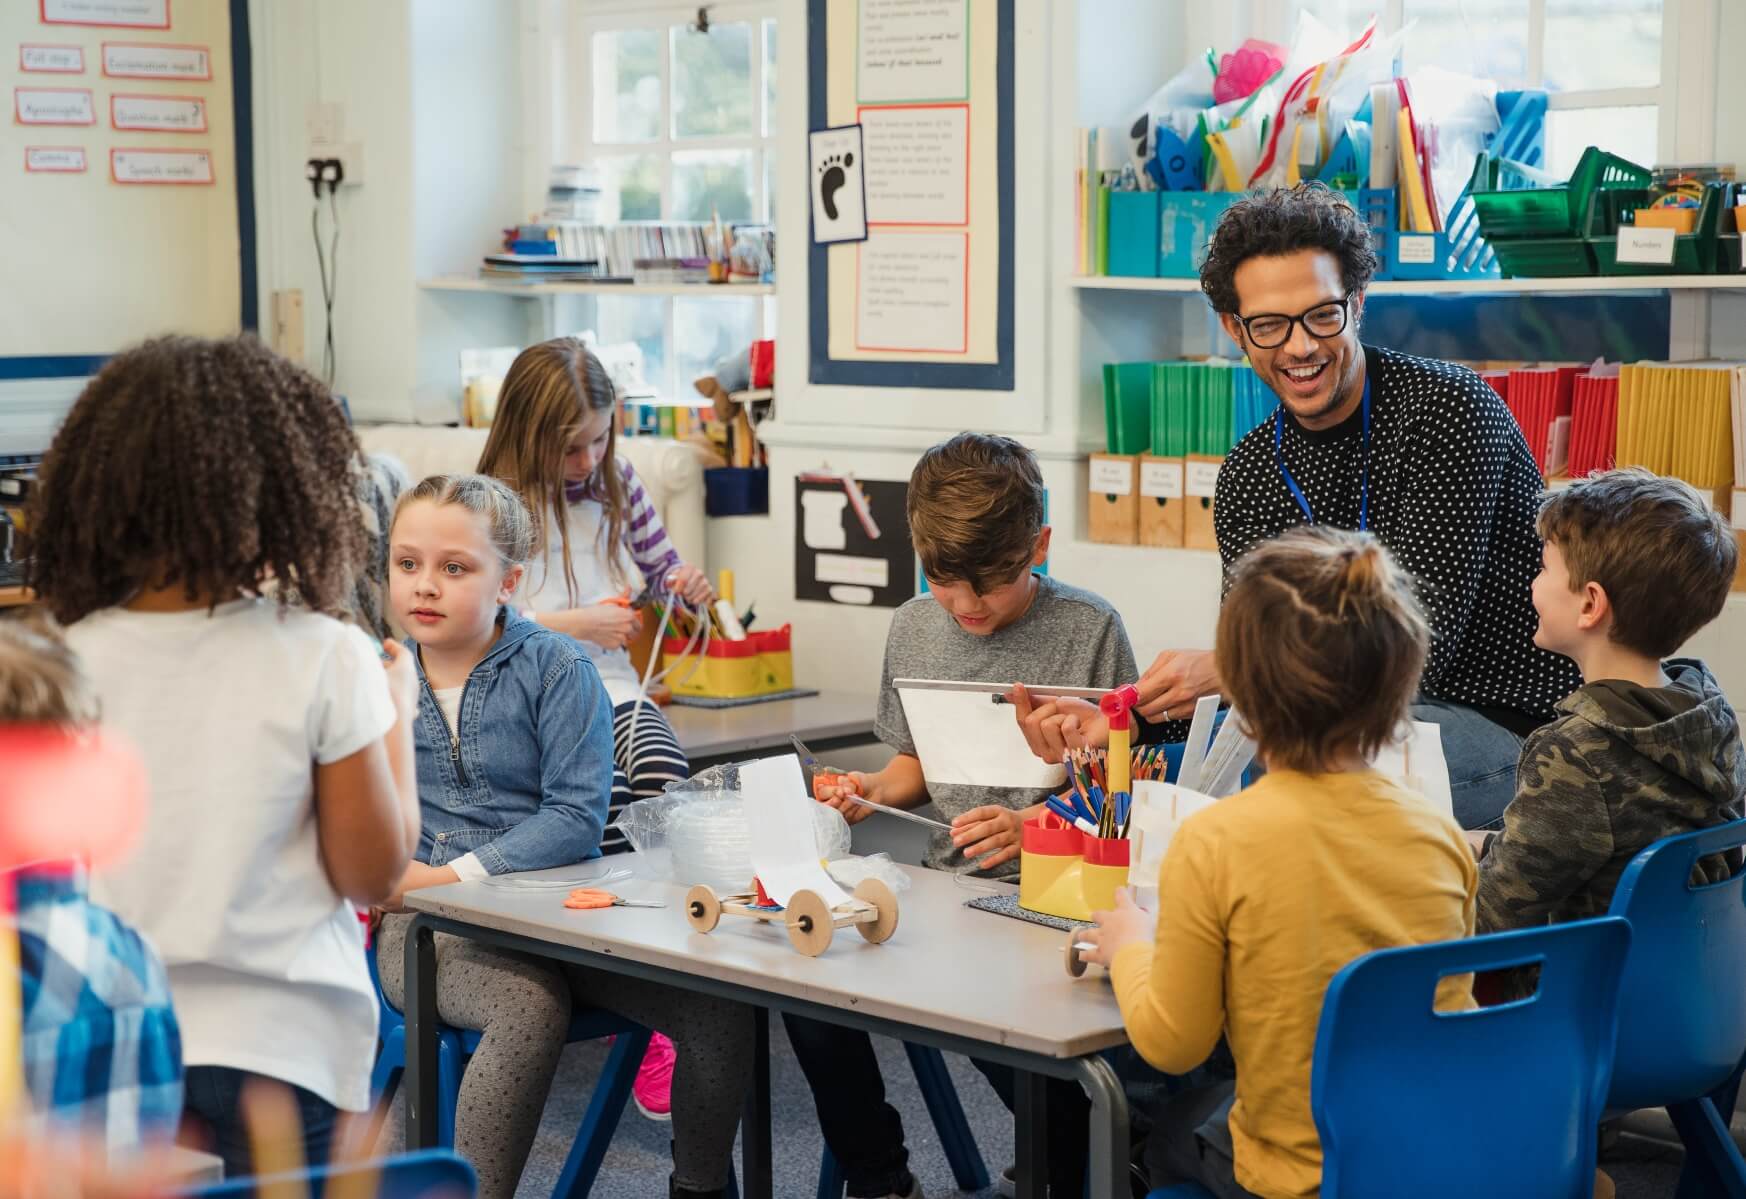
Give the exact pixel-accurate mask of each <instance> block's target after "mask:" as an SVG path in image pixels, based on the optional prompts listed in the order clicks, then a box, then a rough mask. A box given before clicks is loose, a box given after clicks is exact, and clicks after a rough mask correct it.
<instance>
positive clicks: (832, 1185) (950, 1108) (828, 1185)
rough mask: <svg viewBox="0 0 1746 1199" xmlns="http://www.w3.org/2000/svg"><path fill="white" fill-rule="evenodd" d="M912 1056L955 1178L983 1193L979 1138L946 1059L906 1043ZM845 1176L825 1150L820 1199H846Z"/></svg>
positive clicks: (965, 1187) (966, 1188)
mask: <svg viewBox="0 0 1746 1199" xmlns="http://www.w3.org/2000/svg"><path fill="white" fill-rule="evenodd" d="M903 1048H904V1052H906V1053H907V1054H909V1064H910V1068H911V1069H913V1070H914V1071H915V1081H916V1084H917V1085H918V1086H920V1087H921V1094H922V1101H923V1102H924V1103H926V1104H927V1105H928V1115H930V1116H932V1117H933V1119H934V1131H935V1132H937V1133H939V1135H940V1148H941V1149H942V1150H944V1151H945V1154H946V1161H947V1162H949V1163H950V1164H951V1167H952V1177H953V1178H954V1179H955V1180H957V1183H958V1189H959V1190H961V1191H980V1190H983V1189H985V1188H986V1187H987V1186H988V1166H987V1165H986V1164H985V1163H984V1162H983V1160H982V1151H981V1150H980V1149H978V1148H977V1147H976V1134H975V1133H973V1132H971V1131H970V1121H969V1120H967V1119H965V1117H964V1106H963V1104H961V1103H959V1102H958V1088H957V1087H955V1086H953V1085H952V1076H951V1074H949V1073H948V1072H947V1070H946V1059H945V1057H944V1056H943V1055H942V1054H941V1053H940V1051H939V1050H938V1049H934V1048H932V1047H930V1046H927V1045H912V1044H910V1043H909V1042H908V1041H905V1042H904V1043H903ZM843 1186H844V1183H843V1172H842V1169H841V1168H840V1167H839V1166H838V1165H837V1159H836V1155H835V1154H833V1153H832V1152H831V1147H830V1146H829V1145H826V1146H825V1149H824V1158H823V1160H822V1161H821V1162H820V1163H819V1167H818V1199H843Z"/></svg>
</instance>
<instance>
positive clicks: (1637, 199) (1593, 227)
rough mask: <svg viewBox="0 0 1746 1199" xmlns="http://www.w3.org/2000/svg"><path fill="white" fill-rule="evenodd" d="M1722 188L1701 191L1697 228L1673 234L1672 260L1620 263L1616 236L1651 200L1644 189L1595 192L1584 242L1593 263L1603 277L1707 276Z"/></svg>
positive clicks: (1713, 253)
mask: <svg viewBox="0 0 1746 1199" xmlns="http://www.w3.org/2000/svg"><path fill="white" fill-rule="evenodd" d="M1725 191H1726V189H1725V188H1723V187H1718V186H1710V187H1706V188H1705V189H1704V198H1703V203H1702V204H1700V205H1699V207H1698V218H1697V226H1696V228H1695V229H1694V230H1693V231H1692V232H1690V233H1680V234H1676V235H1675V236H1674V239H1673V261H1672V262H1670V263H1665V262H1620V261H1619V242H1618V234H1619V230H1620V228H1621V227H1625V226H1629V225H1631V224H1632V223H1633V222H1634V217H1635V215H1636V210H1637V209H1639V208H1647V207H1648V206H1649V203H1650V201H1651V200H1652V199H1653V198H1654V193H1653V192H1652V191H1650V190H1649V189H1648V188H1641V189H1639V188H1618V189H1613V190H1609V191H1604V192H1597V193H1596V194H1595V197H1594V202H1593V204H1591V205H1590V207H1589V217H1588V243H1589V245H1590V246H1591V247H1592V248H1593V250H1594V260H1595V264H1596V265H1597V266H1598V267H1599V268H1600V273H1601V274H1603V275H1707V274H1709V273H1710V272H1711V271H1713V270H1715V267H1716V229H1717V225H1718V223H1719V221H1720V220H1721V215H1722V197H1723V195H1724V193H1725Z"/></svg>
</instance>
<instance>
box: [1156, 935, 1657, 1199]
mask: <svg viewBox="0 0 1746 1199" xmlns="http://www.w3.org/2000/svg"><path fill="white" fill-rule="evenodd" d="M1631 940H1632V937H1631V927H1630V925H1628V924H1627V923H1626V922H1625V921H1623V920H1620V919H1617V918H1616V917H1606V918H1603V919H1600V920H1584V921H1580V922H1577V923H1573V924H1560V925H1554V926H1552V927H1550V928H1543V929H1529V930H1524V931H1521V932H1511V933H1499V934H1497V935H1495V936H1489V937H1474V938H1471V939H1469V940H1465V941H1447V942H1442V943H1439V944H1435V945H1415V946H1408V947H1405V948H1401V949H1383V950H1378V951H1377V952H1375V953H1369V954H1366V955H1364V956H1363V957H1361V958H1358V959H1357V960H1356V961H1354V962H1352V963H1350V964H1349V965H1347V966H1346V967H1345V968H1344V969H1342V970H1341V971H1340V972H1339V973H1338V974H1336V975H1334V978H1333V981H1332V982H1330V983H1329V984H1328V993H1327V998H1326V999H1325V1000H1324V1001H1323V1003H1322V1016H1321V1024H1320V1026H1319V1027H1318V1028H1317V1030H1316V1049H1315V1061H1314V1065H1313V1066H1312V1068H1311V1072H1310V1108H1311V1110H1312V1112H1313V1113H1314V1115H1315V1122H1316V1132H1317V1133H1318V1134H1319V1136H1320V1138H1321V1144H1322V1188H1321V1194H1322V1195H1323V1197H1324V1199H1372V1197H1375V1199H1396V1197H1398V1196H1401V1195H1487V1194H1510V1195H1534V1196H1536V1197H1539V1199H1590V1196H1591V1195H1593V1193H1594V1170H1595V1150H1596V1144H1595V1141H1596V1128H1597V1126H1598V1125H1599V1123H1600V1119H1601V1112H1602V1110H1603V1107H1604V1105H1605V1100H1606V1094H1607V1084H1608V1082H1609V1080H1610V1078H1611V1074H1612V1062H1613V1041H1614V1034H1615V1032H1616V1029H1617V1012H1618V1000H1619V984H1620V979H1621V976H1622V972H1623V969H1624V963H1625V953H1626V950H1627V948H1628V947H1629V945H1630V943H1631ZM1529 965H1539V966H1540V967H1541V970H1540V988H1539V990H1538V991H1537V992H1536V993H1535V994H1533V995H1531V996H1529V997H1528V998H1526V999H1522V1000H1518V1001H1516V1002H1514V1003H1506V1004H1500V1005H1498V1006H1496V1007H1489V1008H1478V1009H1475V1010H1472V1011H1465V1012H1438V1011H1436V1010H1434V1009H1433V1007H1432V1000H1433V997H1434V995H1435V993H1436V986H1437V982H1438V980H1439V979H1442V978H1444V977H1446V976H1448V975H1451V974H1465V973H1469V972H1477V971H1483V970H1503V969H1509V968H1511V967H1515V966H1529ZM1500 1066H1502V1067H1507V1069H1503V1068H1500ZM1149 1199H1213V1197H1212V1195H1211V1192H1209V1191H1207V1190H1206V1189H1205V1188H1203V1187H1201V1186H1198V1185H1195V1184H1180V1185H1176V1186H1171V1187H1166V1188H1163V1189H1161V1190H1157V1191H1153V1192H1152V1194H1151V1195H1150V1196H1149Z"/></svg>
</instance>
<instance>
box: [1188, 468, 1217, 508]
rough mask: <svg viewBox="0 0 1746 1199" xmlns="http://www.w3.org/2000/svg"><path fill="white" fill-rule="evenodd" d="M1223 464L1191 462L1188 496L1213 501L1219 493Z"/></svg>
mask: <svg viewBox="0 0 1746 1199" xmlns="http://www.w3.org/2000/svg"><path fill="white" fill-rule="evenodd" d="M1222 465H1224V464H1223V463H1222V462H1190V463H1189V464H1188V494H1189V495H1193V496H1200V497H1202V498H1205V499H1211V498H1212V497H1213V495H1214V494H1215V493H1216V492H1217V491H1218V486H1219V467H1220V466H1222Z"/></svg>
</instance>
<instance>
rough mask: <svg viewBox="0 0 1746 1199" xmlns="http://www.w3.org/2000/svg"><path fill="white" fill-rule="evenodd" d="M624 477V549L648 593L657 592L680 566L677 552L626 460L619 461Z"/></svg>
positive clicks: (645, 491)
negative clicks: (635, 565)
mask: <svg viewBox="0 0 1746 1199" xmlns="http://www.w3.org/2000/svg"><path fill="white" fill-rule="evenodd" d="M619 468H620V470H621V471H622V472H623V474H624V483H625V508H626V510H627V516H628V519H627V520H626V521H625V525H624V542H625V548H627V549H629V550H630V555H631V558H632V559H633V560H634V561H635V562H636V564H637V567H638V568H639V569H640V570H641V571H642V572H643V582H644V583H645V584H646V585H647V586H648V588H649V590H650V591H654V592H658V591H659V590H660V589H661V584H662V583H663V582H664V581H665V580H666V578H667V575H668V574H670V573H671V572H672V571H674V570H677V569H678V568H679V567H680V566H681V565H682V563H681V560H680V558H679V551H678V550H676V549H674V548H673V542H672V540H671V539H670V538H669V537H668V536H667V526H666V525H664V524H662V523H661V514H660V513H659V512H656V511H655V505H654V503H653V502H652V501H650V499H649V493H648V491H647V490H646V489H645V488H644V487H643V484H642V480H641V479H639V478H637V472H636V470H635V469H634V468H633V467H632V466H631V464H630V463H629V462H628V461H625V460H623V459H620V460H619Z"/></svg>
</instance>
